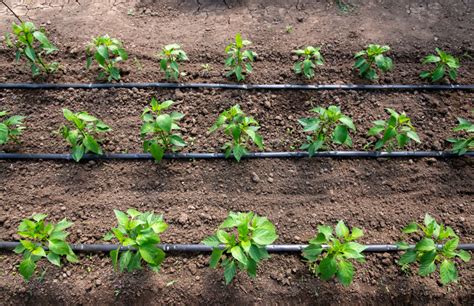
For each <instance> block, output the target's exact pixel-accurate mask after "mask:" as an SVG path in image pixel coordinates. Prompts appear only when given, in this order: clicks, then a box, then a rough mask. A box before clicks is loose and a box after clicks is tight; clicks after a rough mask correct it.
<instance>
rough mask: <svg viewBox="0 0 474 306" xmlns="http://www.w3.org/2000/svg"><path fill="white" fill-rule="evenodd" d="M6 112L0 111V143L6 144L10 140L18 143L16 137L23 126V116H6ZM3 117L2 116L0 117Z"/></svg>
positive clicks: (19, 134)
mask: <svg viewBox="0 0 474 306" xmlns="http://www.w3.org/2000/svg"><path fill="white" fill-rule="evenodd" d="M7 115H8V112H6V111H1V112H0V145H4V144H7V143H8V142H10V141H13V142H15V143H19V140H18V137H19V136H21V134H22V132H23V130H24V129H25V126H24V125H23V120H24V119H25V118H26V117H24V116H11V117H8V118H6V116H7ZM2 117H4V118H2Z"/></svg>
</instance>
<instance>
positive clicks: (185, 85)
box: [0, 83, 474, 90]
mask: <svg viewBox="0 0 474 306" xmlns="http://www.w3.org/2000/svg"><path fill="white" fill-rule="evenodd" d="M69 88H73V89H110V88H167V89H177V88H183V89H187V88H214V89H239V90H253V89H260V90H278V89H280V90H474V85H461V84H452V85H431V84H414V85H404V84H389V85H372V84H341V85H340V84H320V85H316V84H315V85H306V84H215V83H63V84H55V83H0V89H39V90H46V89H69Z"/></svg>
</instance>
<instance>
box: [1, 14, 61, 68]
mask: <svg viewBox="0 0 474 306" xmlns="http://www.w3.org/2000/svg"><path fill="white" fill-rule="evenodd" d="M11 35H13V36H15V37H16V40H15V42H13V41H12V38H11ZM5 44H6V45H7V47H9V48H11V49H15V50H16V53H15V58H16V61H17V62H18V61H19V60H20V58H21V57H22V56H23V57H25V58H26V59H27V60H28V62H29V64H30V68H31V73H32V74H33V77H35V76H38V75H40V74H41V73H42V72H44V73H47V74H49V73H54V72H56V71H57V70H58V68H59V64H58V63H57V62H51V63H47V62H46V61H45V60H44V58H43V56H44V55H49V54H51V53H53V52H54V51H57V50H58V48H56V47H55V46H54V45H53V44H51V42H50V41H49V40H48V38H47V37H46V34H45V31H44V30H43V29H40V30H37V29H36V26H35V25H34V24H33V23H32V22H23V23H20V24H19V25H18V24H16V23H13V24H12V33H7V34H5Z"/></svg>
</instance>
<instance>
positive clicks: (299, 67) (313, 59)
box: [293, 46, 324, 79]
mask: <svg viewBox="0 0 474 306" xmlns="http://www.w3.org/2000/svg"><path fill="white" fill-rule="evenodd" d="M320 50H321V48H320V47H318V48H315V47H312V46H308V47H306V48H304V50H294V51H293V53H295V54H296V55H297V56H298V57H300V58H302V59H303V60H302V61H297V62H296V63H295V65H294V66H293V70H294V71H295V73H296V74H301V73H303V74H304V75H305V76H306V78H308V79H312V78H313V77H314V68H316V65H323V64H324V59H323V56H322V55H321V53H320Z"/></svg>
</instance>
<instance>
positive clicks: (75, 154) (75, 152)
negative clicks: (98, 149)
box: [71, 145, 84, 162]
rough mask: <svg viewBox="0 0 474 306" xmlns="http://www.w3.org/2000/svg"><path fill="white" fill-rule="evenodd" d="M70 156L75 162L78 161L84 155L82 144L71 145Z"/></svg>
mask: <svg viewBox="0 0 474 306" xmlns="http://www.w3.org/2000/svg"><path fill="white" fill-rule="evenodd" d="M71 156H72V158H73V159H74V160H75V161H76V162H79V161H80V160H81V159H82V157H83V156H84V146H83V145H76V146H74V147H72V153H71Z"/></svg>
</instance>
